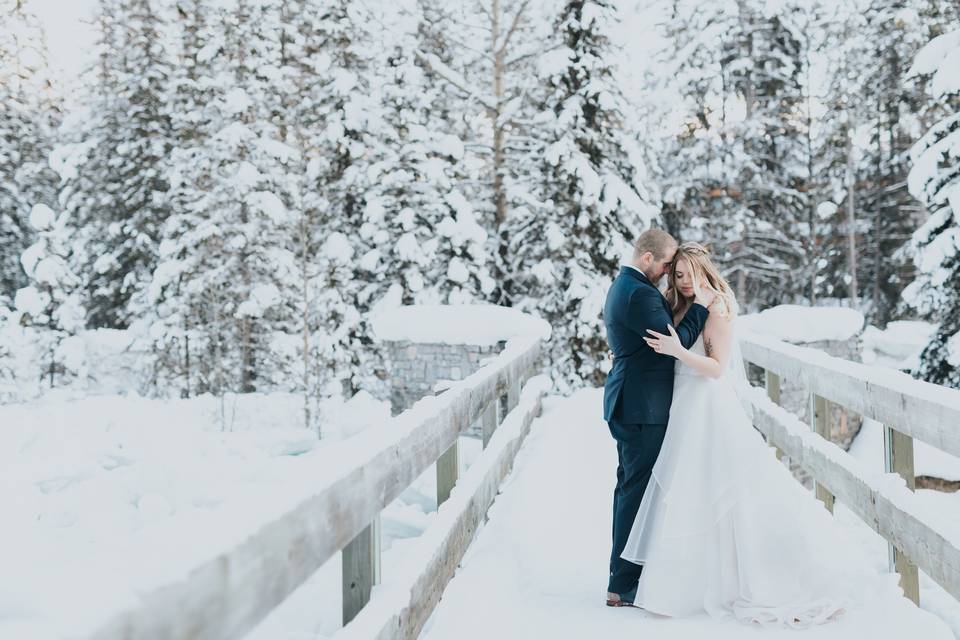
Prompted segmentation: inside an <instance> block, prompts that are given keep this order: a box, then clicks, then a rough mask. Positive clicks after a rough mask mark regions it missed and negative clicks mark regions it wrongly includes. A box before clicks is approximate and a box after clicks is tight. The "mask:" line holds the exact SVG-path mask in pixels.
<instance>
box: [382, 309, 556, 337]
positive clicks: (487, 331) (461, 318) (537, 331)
mask: <svg viewBox="0 0 960 640" xmlns="http://www.w3.org/2000/svg"><path fill="white" fill-rule="evenodd" d="M373 332H374V334H375V336H376V338H377V339H378V340H391V341H410V342H426V343H442V344H475V345H490V344H496V343H497V342H499V341H501V340H508V339H510V338H515V337H521V336H523V337H539V338H543V339H547V338H549V337H550V325H549V324H548V323H547V322H546V321H545V320H543V319H541V318H538V317H535V316H531V315H528V314H525V313H523V312H521V311H517V310H516V309H511V308H509V307H500V306H496V305H413V306H405V307H394V308H391V309H383V310H382V311H380V313H377V314H375V315H374V316H373Z"/></svg>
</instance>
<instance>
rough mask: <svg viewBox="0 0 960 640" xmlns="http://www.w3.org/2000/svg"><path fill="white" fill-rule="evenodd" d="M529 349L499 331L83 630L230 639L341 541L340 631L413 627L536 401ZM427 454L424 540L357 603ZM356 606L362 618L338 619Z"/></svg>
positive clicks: (541, 390)
mask: <svg viewBox="0 0 960 640" xmlns="http://www.w3.org/2000/svg"><path fill="white" fill-rule="evenodd" d="M540 352H541V343H540V340H539V339H535V338H530V339H514V340H511V341H510V342H508V343H507V345H506V348H505V349H504V350H503V351H502V352H501V353H500V354H499V355H498V356H496V357H495V358H493V359H492V361H491V362H489V363H487V364H486V366H483V367H481V368H480V369H479V370H478V371H477V372H475V373H474V374H473V375H471V376H469V377H468V378H466V379H464V380H462V381H459V382H457V383H455V384H454V385H452V386H450V387H449V388H448V389H446V390H445V391H444V392H443V393H442V394H441V395H438V396H431V397H428V398H424V399H422V400H420V401H419V402H417V403H416V404H415V405H414V406H413V407H411V408H410V409H409V410H408V411H405V412H404V413H402V414H400V415H398V416H396V417H394V418H392V419H391V424H390V425H389V432H390V433H389V435H388V436H387V437H386V439H384V438H385V435H384V430H383V429H377V430H376V432H375V433H373V432H364V433H361V434H359V435H357V436H355V437H353V438H351V439H350V440H349V441H346V442H344V443H338V445H335V446H341V445H342V446H344V449H343V460H346V461H349V464H344V465H343V466H342V468H341V466H340V465H338V466H337V468H335V469H333V470H331V474H330V478H329V482H324V484H323V486H322V487H318V488H317V490H316V491H315V492H312V493H310V495H309V497H307V498H306V499H304V500H302V501H301V502H300V503H299V504H298V505H297V506H296V507H295V508H293V509H292V510H290V511H288V512H286V513H283V514H282V515H281V516H279V517H276V518H275V519H273V520H271V521H269V522H264V523H263V525H262V526H260V528H259V529H258V530H256V531H252V532H251V533H250V535H249V536H248V537H246V539H244V540H243V541H242V542H241V543H239V544H238V545H236V546H234V547H233V548H230V549H227V550H225V551H223V552H222V553H220V554H219V555H217V556H216V557H214V558H211V559H210V560H209V561H206V562H204V563H203V564H201V565H200V566H197V567H195V568H194V569H193V570H192V571H190V572H189V574H188V575H186V576H185V577H183V578H182V579H179V580H176V581H174V582H171V583H169V584H164V585H161V586H159V587H157V588H154V589H153V590H151V591H149V592H147V593H141V594H137V595H138V596H139V597H138V599H137V602H136V603H135V604H134V605H132V606H130V607H129V608H127V609H126V610H124V611H122V612H121V613H119V614H116V615H114V616H113V617H112V618H109V619H107V620H106V621H105V622H104V623H103V624H102V625H100V626H99V627H97V628H96V630H95V631H93V632H92V633H89V634H86V635H85V636H83V637H86V638H89V639H91V640H94V639H96V640H108V639H109V640H116V639H121V638H137V640H159V639H165V640H167V639H169V640H174V639H177V640H180V639H183V638H191V639H193V640H200V639H224V640H226V639H228V638H229V639H235V638H238V637H241V636H242V635H243V634H244V633H246V632H247V631H249V630H250V629H252V628H253V627H254V626H255V625H256V624H257V623H258V622H259V621H260V620H261V619H263V618H264V617H265V616H266V615H267V614H268V613H269V612H270V611H271V610H273V609H274V608H275V607H276V606H277V605H278V604H280V603H281V602H282V601H283V600H284V599H285V598H286V597H287V596H288V595H290V594H291V593H292V592H293V591H294V590H295V589H296V588H297V587H299V586H300V585H301V584H302V583H303V582H304V581H305V580H306V579H307V578H308V577H309V576H310V575H311V574H312V573H314V572H315V571H316V570H317V569H318V568H319V567H321V566H322V565H323V564H324V563H325V562H326V561H327V560H329V559H330V558H331V557H333V556H334V554H337V553H341V552H342V560H343V563H342V564H343V603H344V604H343V613H344V624H345V625H346V626H345V627H344V629H343V630H342V631H341V633H340V636H344V637H353V636H356V637H364V638H416V637H417V635H418V634H419V632H420V630H421V629H422V627H423V624H424V623H425V622H426V620H427V618H428V617H429V615H430V613H431V612H432V611H433V608H434V607H435V606H436V603H437V602H438V601H439V599H440V594H441V593H442V592H443V589H444V587H445V586H446V584H447V582H449V580H450V579H451V578H452V577H453V573H454V571H455V570H456V567H457V565H458V564H459V561H460V559H461V558H462V557H463V554H464V553H465V551H466V548H467V546H468V545H469V543H470V541H471V539H472V538H473V534H474V533H475V532H476V530H477V529H478V527H479V526H480V525H481V524H482V523H483V520H484V518H485V514H486V512H487V509H488V508H489V507H490V505H491V503H492V502H493V500H494V498H495V496H496V494H497V489H498V487H499V485H500V483H501V481H502V480H503V478H504V477H505V476H506V474H507V473H509V471H510V469H511V468H512V465H513V458H514V456H515V455H516V453H517V451H518V450H519V448H520V443H521V442H522V440H523V438H524V436H525V435H526V433H527V431H528V429H529V426H530V423H531V422H532V420H533V418H534V417H535V416H536V415H538V414H539V412H540V406H541V399H542V397H543V395H544V394H545V393H546V391H547V389H548V386H549V385H548V383H547V381H546V379H545V377H543V376H538V377H537V378H534V379H533V380H530V378H531V376H532V375H533V373H534V370H535V367H536V365H537V362H538V360H539V356H540ZM525 383H526V384H525ZM503 408H506V410H507V412H504V411H503ZM478 420H479V421H482V425H483V434H484V438H483V441H484V451H483V452H482V453H481V455H480V457H479V458H478V459H477V460H476V461H475V462H474V463H473V464H472V465H471V467H470V469H469V470H468V471H467V475H466V476H465V477H464V478H463V479H461V482H459V483H458V478H457V473H458V467H459V465H458V464H457V448H456V447H457V439H458V437H459V436H460V434H462V433H463V432H464V431H465V430H466V429H467V428H468V427H470V426H471V425H472V424H474V423H475V422H476V421H478ZM495 431H496V433H495ZM488 445H489V446H488ZM432 465H435V466H436V470H437V494H438V495H437V502H438V505H440V504H441V503H443V507H442V508H440V509H439V512H438V514H437V518H436V519H434V521H433V522H432V523H431V525H430V527H428V529H427V531H426V532H425V533H424V534H423V535H422V536H421V538H423V539H424V544H426V545H429V548H427V549H425V552H424V553H421V554H420V555H419V556H418V558H420V560H419V561H418V562H419V564H418V565H417V566H416V567H414V569H415V570H414V571H411V572H410V574H411V575H410V576H409V580H410V583H409V584H407V585H406V586H405V587H401V588H400V589H399V592H400V595H399V597H398V595H397V593H392V594H391V595H389V597H385V598H382V599H380V598H376V599H375V601H377V600H383V602H382V603H378V602H370V603H369V604H368V601H369V600H370V594H371V590H372V588H373V586H374V584H375V583H377V582H379V578H380V575H379V574H380V551H379V549H380V545H379V526H378V521H379V515H380V511H381V510H382V509H383V508H384V507H386V506H387V505H388V504H390V503H391V502H392V501H393V500H394V499H395V498H397V497H398V496H399V495H400V494H401V493H402V492H403V490H404V489H406V488H407V487H408V486H409V485H410V484H411V483H412V482H413V481H414V480H416V479H417V478H418V477H419V476H420V475H421V474H422V473H424V472H425V471H427V470H428V469H429V468H430V466H432ZM461 484H462V486H461ZM454 486H456V487H457V489H456V490H455V491H454V490H453V489H454ZM394 586H396V585H394ZM374 605H378V606H374ZM368 614H369V615H368ZM358 615H362V616H365V620H364V621H362V623H361V621H359V620H357V621H355V624H349V625H348V624H347V623H348V622H350V621H351V620H353V619H354V618H355V617H357V616H358ZM356 623H361V624H356ZM352 627H353V628H354V629H353V630H352V631H351V628H352ZM358 634H359V635H358ZM338 637H339V636H338Z"/></svg>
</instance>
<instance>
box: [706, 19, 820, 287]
mask: <svg viewBox="0 0 960 640" xmlns="http://www.w3.org/2000/svg"><path fill="white" fill-rule="evenodd" d="M736 4H737V24H738V29H737V31H736V32H735V33H734V34H732V35H733V37H732V38H730V39H729V40H727V41H725V43H724V45H723V46H724V60H723V62H722V64H723V66H724V68H725V72H726V74H727V78H728V80H727V81H726V82H727V83H728V84H727V86H728V88H729V89H732V90H733V92H734V93H735V94H736V96H737V98H738V99H739V101H740V102H741V103H742V106H743V109H744V114H743V118H742V119H741V120H738V121H736V122H733V123H730V131H729V139H730V140H731V142H732V144H733V146H732V151H733V153H734V158H733V162H734V163H735V164H736V165H737V168H738V177H739V180H738V188H739V191H740V194H741V195H740V197H741V198H742V201H743V203H744V206H745V207H747V209H748V210H749V211H750V214H751V216H750V219H749V221H748V222H747V224H746V225H745V227H744V229H743V234H742V240H741V245H740V247H739V249H738V251H737V255H736V258H735V259H736V260H737V262H738V263H739V265H740V272H739V274H738V275H739V276H740V278H738V282H737V289H738V292H740V295H741V297H742V298H744V300H745V301H748V302H749V301H757V302H760V303H761V304H772V303H779V302H785V301H789V300H790V299H791V298H792V297H793V296H794V295H796V294H797V293H800V292H801V291H802V289H803V285H804V282H803V281H802V280H801V281H799V282H797V281H795V280H794V278H795V276H796V275H797V274H798V273H799V270H798V269H797V268H796V267H797V265H798V264H799V263H800V260H801V258H802V244H801V242H800V239H799V233H798V227H799V225H800V223H801V221H802V220H803V219H805V218H806V202H805V197H804V196H803V192H804V191H805V190H806V184H805V177H806V173H807V170H806V156H805V146H806V145H805V134H804V132H803V131H802V129H801V127H800V126H799V124H800V123H802V122H803V103H804V91H803V88H802V87H801V78H802V73H801V72H802V67H801V65H802V60H801V42H800V35H799V33H798V29H797V27H796V25H795V24H794V20H795V19H796V16H795V15H794V12H793V10H792V9H791V8H790V7H789V5H787V6H783V7H781V6H779V5H771V4H768V3H762V2H756V1H755V0H737V3H736Z"/></svg>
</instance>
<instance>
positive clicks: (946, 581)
mask: <svg viewBox="0 0 960 640" xmlns="http://www.w3.org/2000/svg"><path fill="white" fill-rule="evenodd" d="M742 350H743V358H744V360H745V361H747V362H749V363H752V364H754V365H756V366H758V367H760V368H761V369H763V370H764V371H765V382H766V393H764V391H763V390H761V389H757V388H751V389H749V390H746V391H745V392H744V394H743V398H741V399H742V400H744V401H745V403H746V404H747V405H748V406H749V407H751V408H752V410H753V422H754V425H755V426H756V427H757V429H758V430H759V431H760V432H761V433H763V434H764V436H765V437H766V438H767V441H768V442H769V443H771V444H773V445H774V446H776V448H777V453H778V456H780V455H782V454H786V455H787V456H789V457H790V459H791V460H793V461H795V462H797V463H798V464H800V465H801V466H802V467H803V468H804V469H806V470H807V472H809V473H810V474H811V475H812V476H813V478H814V480H815V482H816V492H817V497H818V498H820V499H821V500H822V501H823V502H824V504H826V506H827V508H828V509H830V510H831V511H832V510H833V502H834V499H835V498H839V499H840V500H841V502H843V503H844V504H845V505H846V506H847V507H849V508H850V510H851V511H853V512H854V513H856V514H857V515H858V516H859V517H860V518H861V519H863V520H864V522H866V523H867V524H868V525H870V527H871V528H873V529H874V531H876V532H877V533H879V534H880V535H881V536H883V537H884V538H885V539H886V540H887V542H888V544H889V546H890V559H891V569H893V570H896V571H897V573H899V574H900V585H901V587H902V588H903V590H904V593H905V595H906V596H907V597H909V598H910V599H911V600H913V601H914V602H916V603H918V604H919V599H920V587H919V575H918V573H917V568H918V567H919V568H921V569H923V570H924V572H926V573H927V574H928V575H929V576H930V577H931V578H932V579H933V580H935V581H936V582H937V583H938V584H940V586H942V587H943V588H944V589H946V590H947V592H949V593H950V594H951V595H952V596H953V597H955V598H958V599H960V536H958V535H956V534H955V532H954V531H953V530H954V529H955V527H952V526H951V524H950V523H949V522H948V521H946V520H945V519H944V518H943V514H940V513H937V512H936V511H933V510H930V509H929V508H924V507H923V506H922V504H921V502H920V501H919V500H918V498H917V496H916V495H914V493H913V490H914V489H915V488H916V480H915V476H914V464H913V463H914V461H913V439H914V438H917V439H919V440H921V441H923V442H926V443H927V444H930V445H932V446H934V447H937V448H939V449H941V450H943V451H945V452H947V453H950V454H953V455H960V430H958V429H957V426H958V425H960V391H956V390H954V389H948V388H946V387H942V386H939V385H935V384H930V383H928V382H922V381H919V380H915V379H913V378H911V377H910V376H908V375H906V374H904V373H901V372H899V371H893V370H890V369H884V368H880V367H873V366H869V365H864V364H860V363H856V362H850V361H847V360H842V359H840V358H835V357H833V356H830V355H828V354H826V353H823V352H822V351H818V350H815V349H810V348H806V347H798V346H795V345H791V344H787V343H785V342H781V341H779V340H775V339H771V338H768V337H764V336H759V335H755V334H746V335H745V336H743V338H742ZM782 378H788V379H790V380H793V381H796V382H798V383H799V384H801V385H802V386H803V387H805V388H806V389H807V391H808V392H809V394H810V403H811V409H812V410H811V412H810V414H811V416H812V417H811V423H812V424H811V425H809V426H807V425H804V424H803V423H802V422H801V421H800V420H799V419H798V418H797V417H796V416H795V415H794V414H792V413H790V412H789V411H787V410H786V409H783V408H782V407H780V406H779V405H778V403H779V398H780V380H781V379H782ZM831 404H837V405H841V406H843V407H844V408H846V409H849V410H851V411H855V412H858V413H860V414H862V415H863V416H864V417H866V418H872V419H874V420H877V421H878V422H881V423H883V424H884V431H885V437H884V453H885V464H884V468H885V473H883V474H877V473H871V472H869V471H868V470H866V469H865V468H864V467H863V465H862V464H861V463H860V462H859V461H857V460H856V459H855V458H854V457H853V456H851V455H850V454H848V453H847V452H845V451H843V450H842V449H841V448H840V447H838V446H836V445H835V444H833V443H831V442H829V440H828V439H829V424H830V421H829V411H830V406H831Z"/></svg>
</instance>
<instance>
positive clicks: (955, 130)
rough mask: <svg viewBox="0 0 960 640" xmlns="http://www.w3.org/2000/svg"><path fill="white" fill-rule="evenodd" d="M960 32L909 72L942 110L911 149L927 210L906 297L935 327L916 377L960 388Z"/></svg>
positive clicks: (913, 177)
mask: <svg viewBox="0 0 960 640" xmlns="http://www.w3.org/2000/svg"><path fill="white" fill-rule="evenodd" d="M958 70H960V30H956V31H952V32H949V33H945V34H943V35H940V36H938V37H936V38H934V39H933V40H932V41H931V42H930V43H928V44H927V45H926V46H925V47H924V48H923V49H921V50H920V52H919V53H918V54H917V57H916V59H915V60H914V63H913V67H912V69H911V74H918V75H926V76H930V75H932V79H931V82H930V93H931V95H932V97H933V98H934V100H936V101H938V102H939V103H940V104H942V105H944V106H945V107H946V115H945V116H944V117H943V118H942V119H941V120H940V121H939V122H937V123H936V124H934V125H933V126H932V127H931V128H930V129H929V130H928V131H927V132H926V134H924V136H923V137H922V138H920V140H918V141H917V143H916V144H915V145H914V146H913V148H912V149H911V150H910V156H911V159H912V160H913V168H912V169H911V170H910V178H909V188H910V193H911V194H913V195H914V197H916V198H917V199H918V200H920V202H921V203H923V205H924V206H925V207H926V208H927V209H928V210H929V211H930V217H929V218H928V219H927V221H926V222H925V223H924V224H923V226H921V227H920V228H919V229H918V230H917V231H916V232H915V233H914V235H913V240H912V244H913V250H914V263H915V265H916V267H917V278H916V280H914V281H913V282H912V283H911V284H910V285H909V286H908V287H907V288H906V290H905V291H904V293H903V295H904V299H905V300H906V301H907V302H908V303H909V304H910V305H911V306H913V307H914V308H915V309H917V310H918V311H919V312H920V313H921V314H922V315H923V316H924V317H926V318H929V319H931V320H933V321H935V322H938V323H939V326H938V328H937V330H936V332H935V333H934V335H933V339H932V340H931V342H930V344H928V345H927V346H926V348H925V349H924V350H923V353H922V354H921V356H920V360H921V362H920V369H919V371H917V372H916V373H917V375H918V376H919V377H921V378H923V379H924V380H927V381H929V382H935V383H937V384H943V385H947V386H951V387H955V388H960V73H958Z"/></svg>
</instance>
